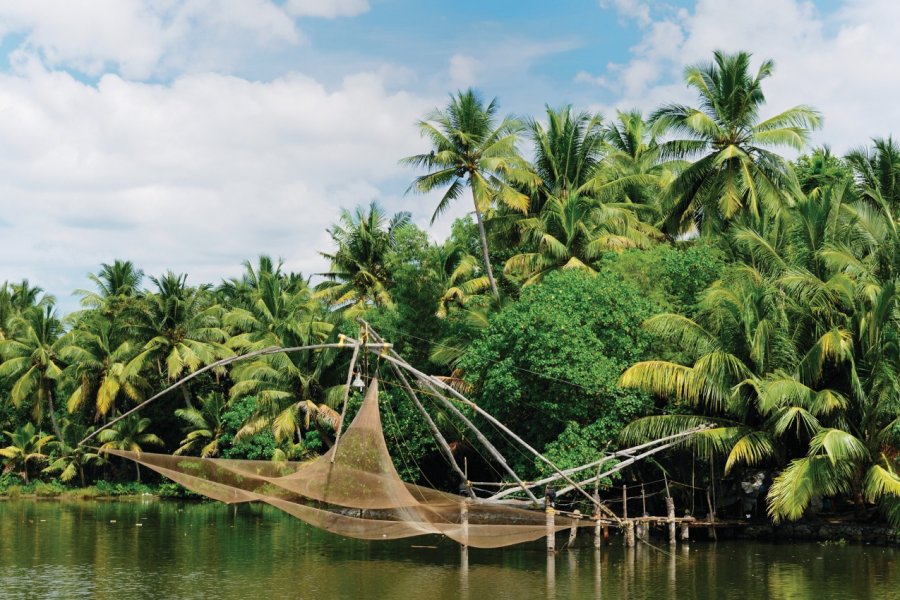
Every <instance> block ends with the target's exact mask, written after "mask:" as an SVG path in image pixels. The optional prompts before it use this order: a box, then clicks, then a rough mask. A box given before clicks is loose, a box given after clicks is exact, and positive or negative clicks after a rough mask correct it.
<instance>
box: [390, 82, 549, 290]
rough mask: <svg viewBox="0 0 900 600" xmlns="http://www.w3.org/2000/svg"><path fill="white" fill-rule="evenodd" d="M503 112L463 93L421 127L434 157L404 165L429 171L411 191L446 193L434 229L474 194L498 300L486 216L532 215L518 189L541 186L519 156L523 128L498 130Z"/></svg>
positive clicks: (507, 123) (506, 122)
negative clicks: (496, 209)
mask: <svg viewBox="0 0 900 600" xmlns="http://www.w3.org/2000/svg"><path fill="white" fill-rule="evenodd" d="M497 110H498V105H497V101H496V99H495V100H492V101H491V102H489V103H488V104H487V105H486V106H485V104H484V102H483V101H482V99H481V97H480V96H479V95H478V94H477V93H476V92H475V91H474V90H472V89H468V90H466V91H464V92H458V93H457V94H456V95H455V96H451V97H450V102H449V103H448V104H447V106H446V108H445V109H444V110H438V109H435V110H434V111H432V112H431V113H429V114H428V115H427V116H426V117H425V119H423V120H422V121H419V131H420V133H421V135H422V137H424V138H426V139H428V141H429V142H430V143H431V146H432V149H431V151H430V152H428V153H427V154H417V155H414V156H409V157H407V158H404V159H403V160H401V161H400V162H401V164H405V165H411V166H414V167H419V168H424V169H426V170H428V173H427V174H425V175H422V176H420V177H417V178H416V179H415V180H414V181H413V183H412V185H411V186H410V188H409V189H410V190H413V191H416V192H419V193H427V192H431V191H433V190H436V189H443V188H446V189H445V191H444V194H443V196H442V197H441V199H440V201H439V202H438V205H437V208H436V209H435V211H434V214H433V215H432V218H431V221H432V223H433V222H434V220H435V219H436V218H437V217H438V216H439V215H440V214H442V213H443V212H444V211H446V210H447V208H448V207H449V206H450V204H451V203H452V202H453V201H454V200H457V199H458V198H459V197H460V195H462V193H463V190H464V189H465V188H466V187H468V188H469V189H470V191H471V193H472V202H473V205H474V209H475V211H474V212H475V220H476V222H477V224H478V233H479V237H480V240H481V254H482V260H484V266H485V272H486V274H487V277H488V281H489V282H490V286H491V292H492V293H493V295H494V296H495V297H499V295H500V293H499V291H498V289H497V281H496V279H495V278H494V271H493V268H492V267H491V262H490V257H489V255H488V242H487V235H486V233H485V229H484V214H485V212H487V211H489V210H490V209H491V208H492V207H493V206H495V205H502V206H507V207H509V208H512V209H514V210H518V211H519V212H525V211H527V210H528V195H527V194H525V193H523V192H521V191H520V190H519V189H518V187H517V186H534V185H536V184H537V183H538V181H539V178H538V177H537V176H536V175H535V174H534V173H532V172H531V170H530V169H528V166H527V164H526V163H525V161H524V160H523V159H522V158H521V157H520V156H519V154H518V152H517V150H516V142H517V136H518V134H519V132H520V131H521V129H522V124H521V123H520V122H519V121H518V120H516V119H514V118H512V117H506V118H504V119H503V120H502V121H500V123H499V124H498V123H497V122H496V119H497Z"/></svg>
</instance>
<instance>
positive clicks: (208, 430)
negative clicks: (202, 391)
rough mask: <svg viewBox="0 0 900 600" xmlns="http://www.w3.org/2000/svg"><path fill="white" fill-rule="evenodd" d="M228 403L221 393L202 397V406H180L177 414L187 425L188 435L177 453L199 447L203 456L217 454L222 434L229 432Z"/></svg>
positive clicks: (193, 450) (189, 451)
mask: <svg viewBox="0 0 900 600" xmlns="http://www.w3.org/2000/svg"><path fill="white" fill-rule="evenodd" d="M226 409H227V403H226V402H225V399H224V398H223V397H222V395H221V394H217V393H211V394H207V395H206V396H203V397H201V398H200V408H179V409H178V410H176V411H175V416H176V417H178V418H179V419H181V420H182V421H184V422H185V424H186V425H187V429H186V435H185V438H184V439H183V440H181V445H180V446H179V447H178V449H177V450H176V451H175V454H189V453H191V452H195V451H196V450H197V449H198V448H199V450H200V456H202V457H203V458H207V457H211V456H217V455H218V454H219V444H220V443H221V440H222V436H223V435H225V434H226V433H227V424H226V422H225V418H224V414H225V411H226Z"/></svg>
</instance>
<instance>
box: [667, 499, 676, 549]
mask: <svg viewBox="0 0 900 600" xmlns="http://www.w3.org/2000/svg"><path fill="white" fill-rule="evenodd" d="M666 512H667V513H668V516H669V545H670V546H674V545H675V501H674V500H672V496H669V497H667V498H666Z"/></svg>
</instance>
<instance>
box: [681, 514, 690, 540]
mask: <svg viewBox="0 0 900 600" xmlns="http://www.w3.org/2000/svg"><path fill="white" fill-rule="evenodd" d="M690 516H691V512H690V511H688V510H685V511H684V518H685V519H688V518H690ZM690 538H691V527H690V525H689V524H688V523H687V521H682V522H681V541H682V542H686V541H688V540H689V539H690Z"/></svg>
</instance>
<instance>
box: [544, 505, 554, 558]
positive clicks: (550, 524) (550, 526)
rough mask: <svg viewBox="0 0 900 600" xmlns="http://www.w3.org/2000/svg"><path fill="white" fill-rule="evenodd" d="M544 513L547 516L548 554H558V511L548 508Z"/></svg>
mask: <svg viewBox="0 0 900 600" xmlns="http://www.w3.org/2000/svg"><path fill="white" fill-rule="evenodd" d="M544 512H545V513H546V515H547V552H548V553H550V554H552V553H554V552H556V522H555V521H556V518H555V513H556V511H555V510H553V507H551V506H548V507H547V508H546V510H545V511H544Z"/></svg>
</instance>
